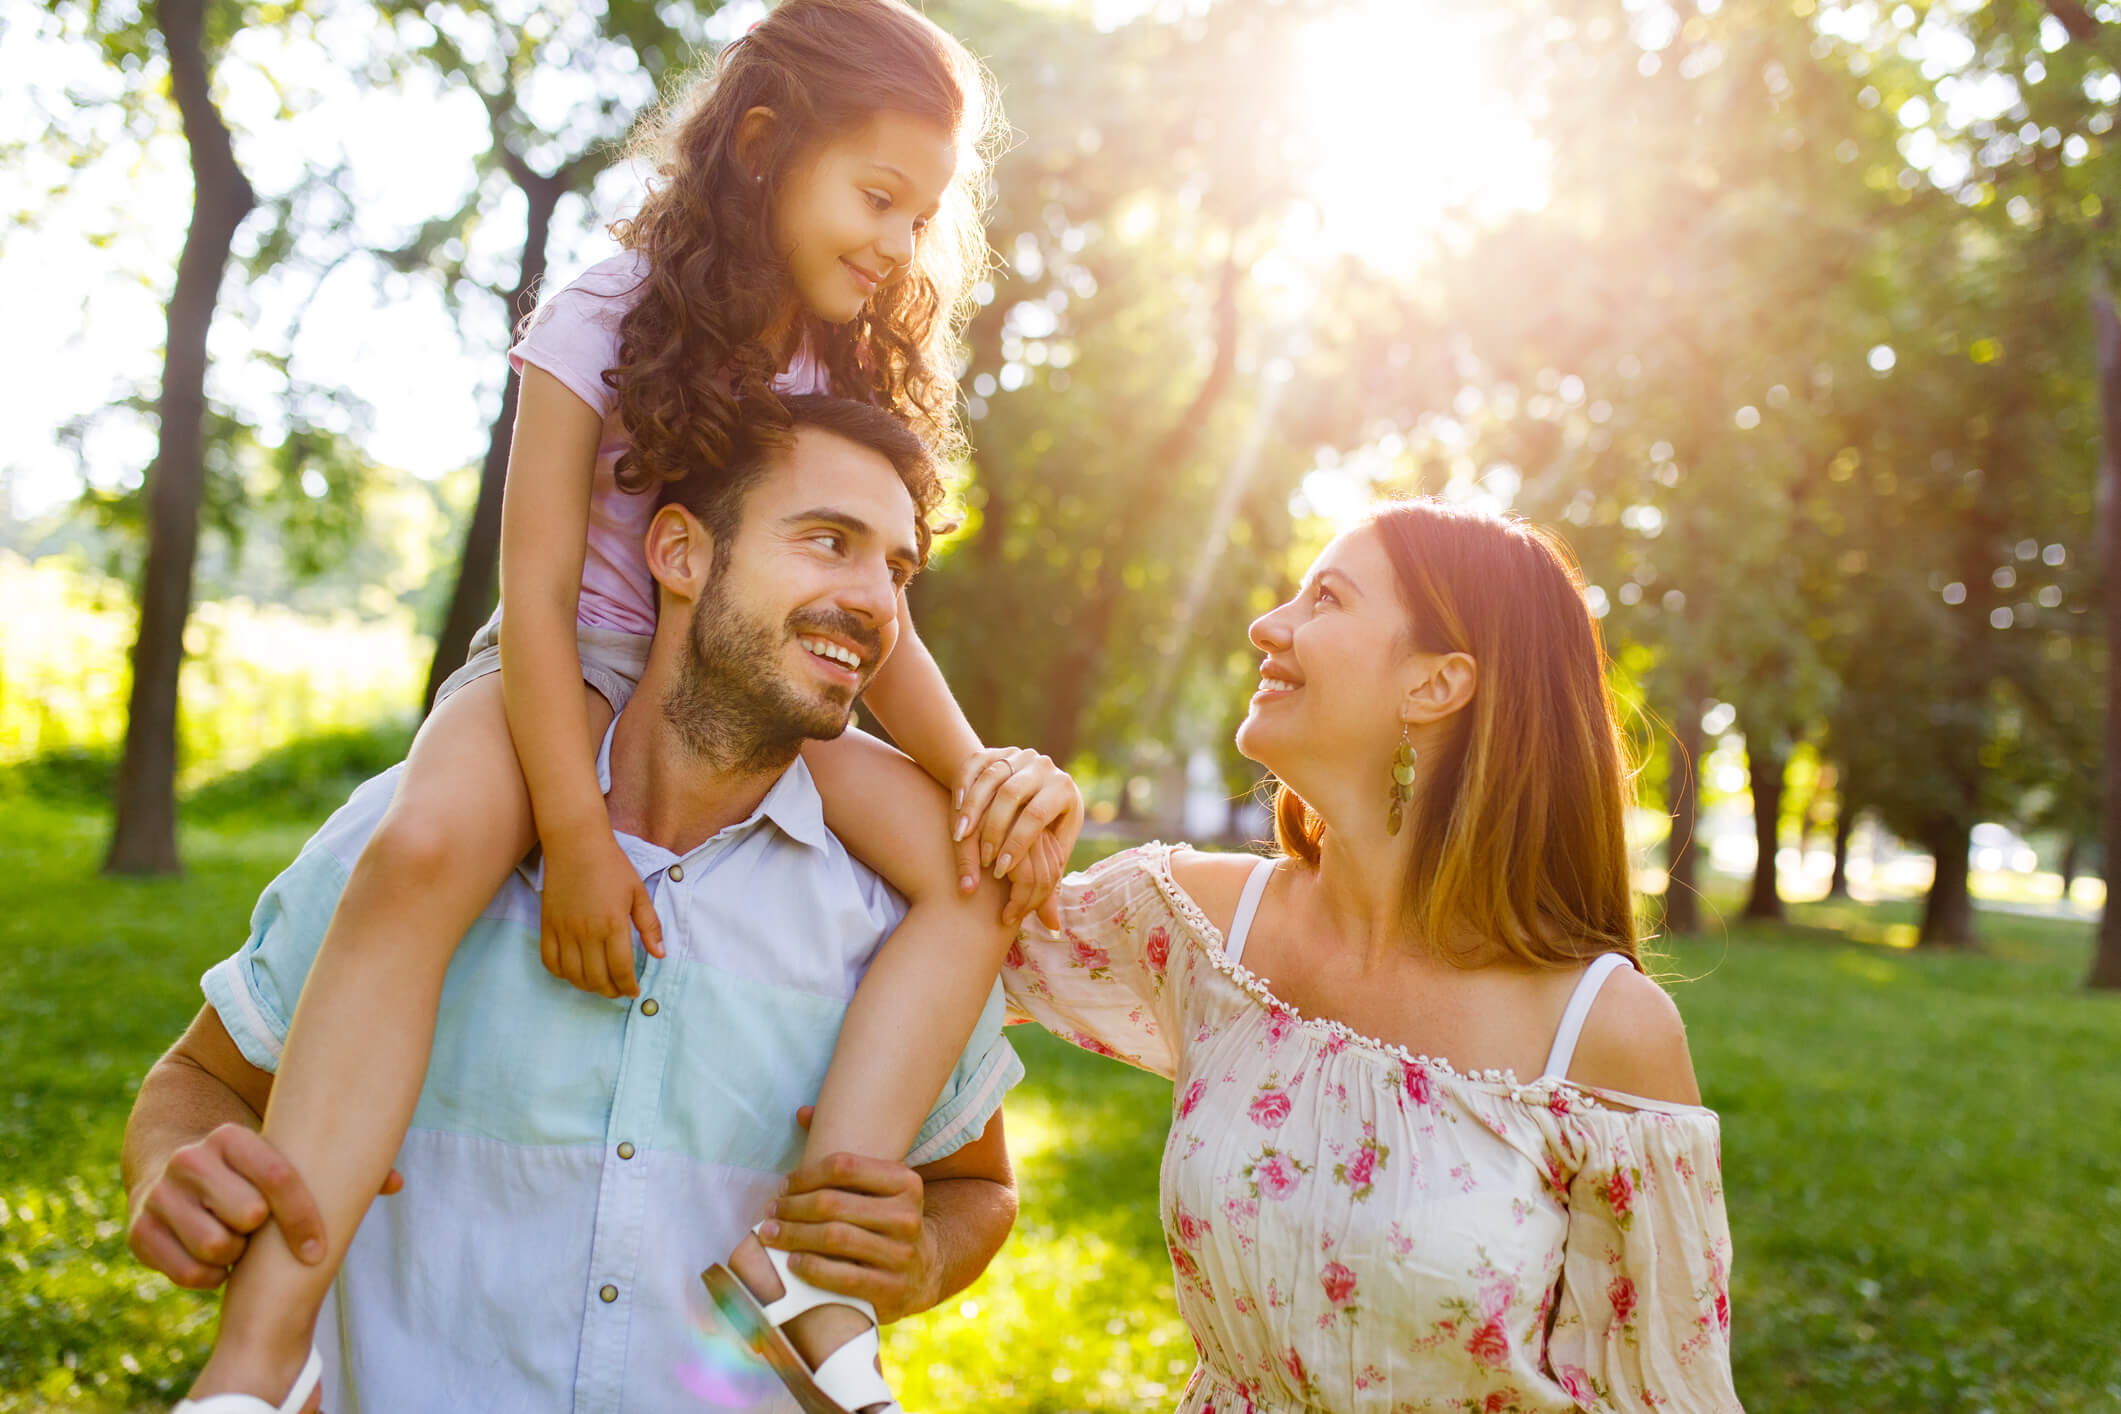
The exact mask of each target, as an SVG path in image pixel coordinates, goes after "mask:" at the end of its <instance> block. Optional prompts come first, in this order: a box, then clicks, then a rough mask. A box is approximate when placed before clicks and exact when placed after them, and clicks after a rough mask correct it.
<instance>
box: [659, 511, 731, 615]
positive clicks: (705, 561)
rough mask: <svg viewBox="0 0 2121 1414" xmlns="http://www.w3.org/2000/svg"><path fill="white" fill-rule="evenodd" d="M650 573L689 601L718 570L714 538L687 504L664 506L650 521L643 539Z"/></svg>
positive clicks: (696, 595)
mask: <svg viewBox="0 0 2121 1414" xmlns="http://www.w3.org/2000/svg"><path fill="white" fill-rule="evenodd" d="M643 548H645V549H646V550H647V552H648V572H649V573H650V574H652V575H654V576H655V582H656V583H657V584H659V585H661V586H662V587H663V588H664V590H665V591H667V592H669V593H671V594H674V595H676V596H677V597H678V598H680V599H684V600H687V601H690V600H693V599H697V598H699V597H700V591H701V590H702V589H703V588H704V587H705V586H706V584H707V580H708V577H709V576H710V575H711V574H712V573H713V572H714V538H713V537H712V536H710V535H709V534H708V533H707V527H706V526H704V525H701V524H700V522H699V519H698V518H697V517H695V516H694V515H693V514H692V512H691V511H688V510H686V509H685V508H684V507H683V506H678V505H669V506H664V507H662V508H661V509H660V510H658V511H657V512H656V513H655V519H653V520H651V521H649V522H648V535H647V537H646V539H645V541H644V542H643Z"/></svg>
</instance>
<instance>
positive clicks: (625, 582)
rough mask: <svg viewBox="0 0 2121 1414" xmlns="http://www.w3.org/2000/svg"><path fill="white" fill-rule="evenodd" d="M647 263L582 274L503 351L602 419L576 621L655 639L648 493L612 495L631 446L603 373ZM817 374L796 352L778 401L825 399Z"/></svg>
mask: <svg viewBox="0 0 2121 1414" xmlns="http://www.w3.org/2000/svg"><path fill="white" fill-rule="evenodd" d="M647 274H648V261H647V259H646V257H644V256H642V255H641V254H640V253H639V252H637V251H623V252H621V253H620V254H618V255H615V256H612V257H611V258H610V259H609V260H604V261H599V262H598V263H597V264H595V265H592V266H590V267H589V268H588V269H587V270H585V271H583V272H582V275H581V277H580V278H579V279H577V280H576V281H575V282H574V283H573V284H571V285H568V286H567V287H566V288H565V289H563V290H561V291H560V292H559V293H558V294H555V295H553V296H552V297H551V298H550V299H547V300H546V301H545V302H544V303H543V304H541V305H539V306H538V312H537V314H536V316H535V317H534V318H532V320H531V321H530V327H529V328H527V329H525V330H524V331H523V337H522V338H521V339H520V340H519V341H518V342H517V343H516V346H515V347H514V348H512V349H510V350H509V351H508V362H509V366H510V367H512V368H514V369H515V370H516V371H517V372H518V373H520V372H522V371H523V365H524V364H526V363H528V364H535V365H536V366H538V367H539V368H542V369H544V370H545V371H546V372H547V373H549V374H551V375H552V376H553V377H555V378H557V379H559V380H560V382H561V383H562V384H563V385H565V386H566V388H567V390H568V391H569V392H571V393H573V394H574V395H575V396H576V397H578V398H580V399H581V400H582V401H583V402H585V403H587V404H589V406H591V407H592V408H595V409H596V411H597V415H598V416H599V417H601V418H603V419H604V430H603V432H602V433H601V434H600V435H599V437H598V439H597V463H596V474H595V479H594V481H593V483H592V485H591V487H590V492H589V544H588V549H587V552H586V553H585V554H584V555H583V557H582V599H581V607H580V608H579V609H578V610H577V611H576V613H575V621H576V622H577V623H579V624H581V625H583V626H584V627H587V628H606V629H616V630H618V631H619V632H621V633H639V634H652V633H654V632H655V606H656V595H655V580H654V578H653V577H652V576H650V575H649V573H648V561H647V559H646V558H645V556H644V555H643V554H642V552H641V538H642V537H643V536H644V535H646V534H647V533H648V522H649V521H650V520H652V519H653V518H654V516H655V501H656V498H655V495H654V493H653V492H642V493H641V494H638V495H636V494H634V493H632V492H630V491H622V490H620V489H619V483H618V480H617V478H616V475H615V468H616V467H617V465H618V460H619V457H620V455H621V454H622V453H624V452H625V450H626V448H627V447H628V446H629V445H630V442H629V440H628V438H627V436H626V429H625V427H624V426H623V425H622V424H621V423H620V421H619V395H618V393H617V392H616V391H614V390H613V389H612V388H610V387H608V386H607V385H606V384H605V382H604V370H605V369H607V368H611V367H614V366H615V365H616V364H617V363H618V361H619V321H620V320H622V319H624V318H625V317H626V312H627V311H628V310H630V309H632V308H633V306H634V304H635V302H636V301H637V300H639V299H640V291H641V286H642V284H643V282H644V281H645V280H646V278H647ZM828 384H829V380H828V378H827V376H826V374H825V370H824V368H823V367H822V366H821V365H820V364H819V363H818V362H817V360H816V359H814V358H812V357H811V355H810V352H809V350H807V349H805V350H802V351H801V352H799V353H797V354H796V356H795V359H794V361H793V362H791V363H790V364H789V365H788V368H787V369H786V371H784V372H783V373H782V374H781V376H780V377H779V378H778V379H776V380H774V387H775V388H777V389H778V390H779V391H781V392H783V393H823V392H829V391H830V388H829V386H828Z"/></svg>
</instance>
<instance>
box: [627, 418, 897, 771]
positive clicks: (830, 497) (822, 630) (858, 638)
mask: <svg viewBox="0 0 2121 1414" xmlns="http://www.w3.org/2000/svg"><path fill="white" fill-rule="evenodd" d="M914 515H915V510H914V504H913V498H912V496H911V495H910V494H909V493H908V492H907V490H906V486H905V483H904V482H903V481H902V480H900V478H899V475H898V473H897V472H896V471H894V470H893V469H892V465H891V463H890V461H889V460H887V459H886V458H885V457H883V456H882V455H881V454H879V453H877V452H875V451H873V450H871V449H869V448H866V447H862V446H858V445H856V444H855V443H853V442H849V441H847V440H845V439H844V438H841V437H838V436H835V435H833V434H832V433H829V432H825V431H822V430H819V429H817V428H811V427H805V428H801V429H799V430H798V431H797V433H796V435H795V440H794V443H793V444H792V445H791V446H790V447H789V448H788V449H787V451H786V452H784V453H782V454H780V456H779V458H778V464H777V465H775V466H774V467H773V468H772V470H770V471H769V472H767V473H766V474H765V475H764V476H762V477H761V478H760V479H759V481H758V482H757V484H755V485H754V486H752V487H751V489H750V491H749V493H748V494H747V495H746V497H745V499H744V505H743V511H742V515H741V517H740V519H739V520H738V523H737V525H736V528H735V533H734V534H733V535H732V536H731V537H730V539H729V541H728V543H726V544H724V545H720V546H717V547H716V548H715V557H716V558H715V567H714V574H713V578H712V581H711V583H710V584H709V585H708V587H707V589H706V591H705V593H704V594H703V595H702V596H701V598H700V600H699V602H698V604H697V605H696V607H695V609H694V613H693V620H692V631H691V633H690V634H688V635H687V649H686V655H685V662H684V665H683V668H682V670H681V672H680V675H679V681H678V684H677V687H676V690H675V691H674V692H673V693H672V694H671V696H670V698H669V700H668V701H666V703H665V704H664V713H665V715H666V716H667V717H668V718H669V720H670V721H671V723H672V724H673V725H674V726H676V727H677V728H678V729H679V731H680V732H681V734H682V735H683V736H684V737H685V739H686V740H687V742H688V743H690V744H691V745H692V746H693V748H694V749H695V750H697V751H699V752H700V753H701V754H702V755H704V756H707V757H709V758H710V759H714V760H716V761H718V762H719V763H720V764H723V765H727V766H736V765H750V766H761V767H764V766H774V765H785V764H786V763H787V761H788V760H789V759H791V758H792V757H793V755H794V753H795V751H796V749H797V748H798V747H799V746H800V745H801V744H802V742H803V741H805V740H809V739H820V740H826V739H830V738H832V737H836V736H838V735H839V734H840V733H841V732H842V731H845V730H846V728H847V723H848V721H849V719H850V717H851V715H852V713H853V709H854V701H855V698H857V697H858V696H859V695H860V694H861V692H862V690H863V689H864V688H865V687H867V686H868V684H869V681H870V679H871V678H873V677H874V676H875V675H876V671H877V669H878V668H879V667H880V666H881V665H882V663H883V660H884V658H885V657H886V656H887V655H888V654H889V652H890V651H891V648H892V646H893V645H894V644H895V643H896V642H897V641H898V599H899V591H900V590H901V589H902V588H904V586H905V584H906V582H907V581H908V580H910V579H911V578H912V577H913V574H914V573H915V571H916V570H918V568H919V567H920V555H919V551H918V550H917V549H916V543H917V542H916V537H915V533H914V532H915V527H914Z"/></svg>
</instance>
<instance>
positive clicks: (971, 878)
mask: <svg viewBox="0 0 2121 1414" xmlns="http://www.w3.org/2000/svg"><path fill="white" fill-rule="evenodd" d="M978 887H979V876H978V875H975V874H967V875H966V876H965V877H964V878H962V879H959V880H958V881H957V891H958V892H959V893H961V894H969V893H971V892H972V891H973V890H974V889H976V888H978Z"/></svg>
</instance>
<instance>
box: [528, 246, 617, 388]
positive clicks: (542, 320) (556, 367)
mask: <svg viewBox="0 0 2121 1414" xmlns="http://www.w3.org/2000/svg"><path fill="white" fill-rule="evenodd" d="M646 273H647V264H646V261H645V260H643V258H642V257H641V256H640V255H638V254H637V253H635V252H633V251H622V252H620V253H619V254H617V255H615V256H612V257H611V258H610V259H609V260H603V261H599V262H598V263H597V264H595V265H592V266H590V267H589V268H588V269H587V270H585V271H583V272H582V274H581V276H580V278H578V279H576V280H575V281H574V282H573V283H572V284H570V285H568V286H567V287H566V288H565V289H562V290H561V291H560V292H559V293H558V294H555V295H552V296H550V297H549V298H547V299H546V300H545V301H544V302H543V303H541V304H540V305H539V306H538V312H537V313H536V314H535V315H533V316H532V317H531V321H530V327H529V328H527V329H525V330H524V331H523V337H522V338H521V339H520V340H518V341H517V343H516V346H515V347H514V348H512V349H510V350H509V351H508V364H509V366H510V367H511V368H513V369H515V370H516V371H517V372H518V373H520V372H522V371H523V365H524V364H526V363H529V364H535V365H537V366H538V367H539V368H542V369H544V370H545V371H546V372H547V373H550V374H551V375H552V376H553V377H555V378H557V379H559V380H560V383H561V384H562V386H564V387H565V388H566V389H567V390H568V391H569V392H571V393H573V394H574V395H575V396H576V397H578V398H580V399H581V400H582V401H583V402H585V403H587V404H589V406H590V407H592V408H594V409H596V414H597V416H598V417H609V416H611V410H612V409H613V408H614V407H616V406H618V394H617V393H616V392H614V391H613V390H612V389H611V388H610V387H609V386H608V385H606V384H605V382H604V370H605V369H607V368H612V367H615V366H616V365H617V364H618V361H619V321H621V320H623V319H624V318H625V317H626V312H627V311H628V310H630V309H632V308H633V306H634V303H635V301H636V300H638V299H639V298H640V289H641V282H642V280H643V279H644V278H645V276H646Z"/></svg>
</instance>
